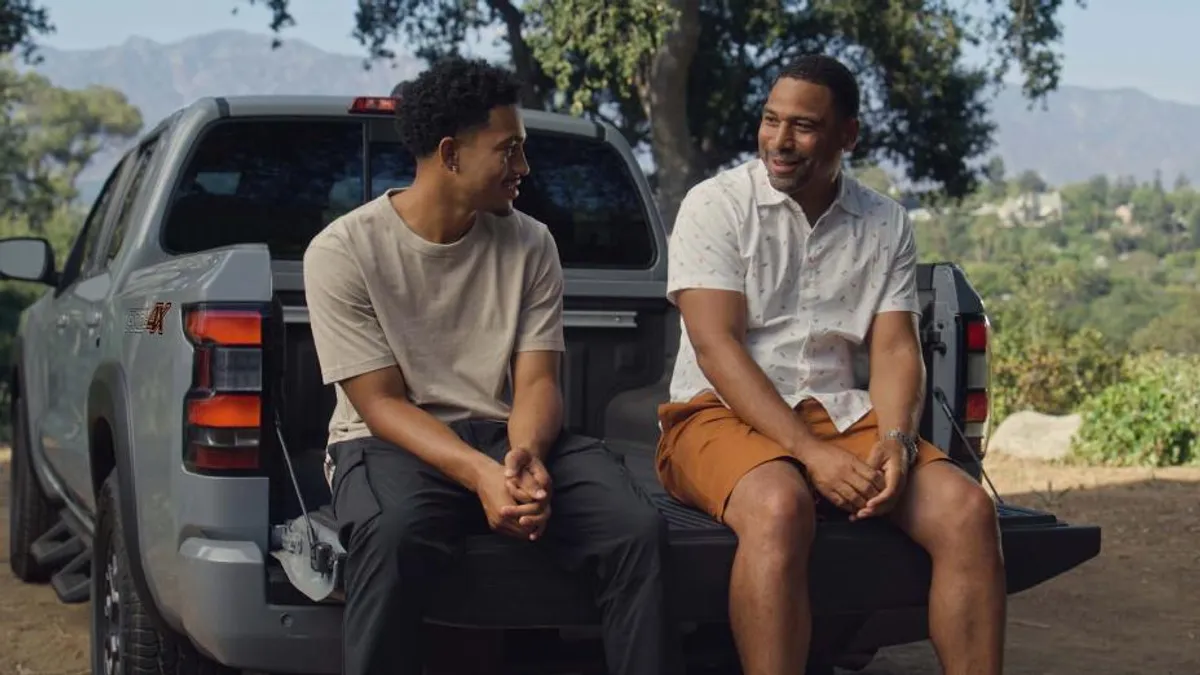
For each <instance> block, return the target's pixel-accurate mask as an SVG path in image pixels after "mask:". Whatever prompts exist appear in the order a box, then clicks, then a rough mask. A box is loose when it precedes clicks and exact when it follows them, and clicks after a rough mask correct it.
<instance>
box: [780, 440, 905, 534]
mask: <svg viewBox="0 0 1200 675" xmlns="http://www.w3.org/2000/svg"><path fill="white" fill-rule="evenodd" d="M802 462H803V464H804V466H805V469H806V471H807V472H808V476H809V480H810V481H811V482H812V485H813V487H814V488H815V489H816V490H817V492H819V493H820V494H821V496H822V497H824V498H825V499H828V500H829V501H830V502H832V503H833V505H834V506H836V507H838V508H840V509H842V510H843V511H846V512H847V513H849V514H850V520H851V521H858V520H863V519H864V518H870V517H872V516H881V515H884V514H887V513H889V512H891V510H892V509H894V508H895V507H896V503H897V502H898V501H899V499H900V495H901V493H903V491H904V487H905V484H906V483H907V481H908V469H909V466H908V461H907V459H906V453H905V451H904V446H903V445H901V444H900V443H899V442H898V441H894V440H880V441H878V442H876V443H875V445H874V447H872V448H871V453H870V455H868V457H867V461H865V462H864V461H862V460H860V459H858V458H857V457H855V456H854V455H852V454H850V453H849V452H846V451H845V450H842V449H841V448H839V447H837V446H835V445H833V444H831V443H826V442H824V441H817V442H815V443H813V444H812V445H810V446H809V447H807V448H806V449H805V451H804V453H803V459H802Z"/></svg>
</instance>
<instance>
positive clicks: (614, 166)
mask: <svg viewBox="0 0 1200 675" xmlns="http://www.w3.org/2000/svg"><path fill="white" fill-rule="evenodd" d="M363 125H364V122H362V121H359V120H345V121H342V120H254V121H243V120H228V121H222V122H219V123H217V124H215V125H213V126H212V127H210V128H209V129H208V130H207V131H206V132H205V133H204V135H203V136H202V138H201V139H200V141H199V143H197V145H196V147H195V148H194V150H193V152H192V153H191V155H190V157H189V159H188V161H187V165H186V167H185V169H184V171H183V174H182V176H181V179H180V182H179V184H178V185H177V187H176V189H175V194H174V195H173V196H172V199H171V206H170V209H169V211H168V214H167V218H166V222H165V224H164V230H163V245H164V247H165V248H166V249H167V250H168V251H170V252H172V253H180V254H186V253H196V252H200V251H206V250H211V249H214V248H219V247H222V246H229V245H233V244H243V243H259V242H261V243H266V244H267V245H268V246H269V247H270V249H271V252H272V255H273V256H274V257H276V258H281V259H299V258H301V257H302V256H303V254H304V249H305V247H306V246H307V245H308V242H309V240H310V239H312V237H313V236H314V235H316V233H317V232H319V231H320V230H321V228H323V227H325V225H327V224H328V223H329V222H330V221H332V220H333V219H335V218H337V217H338V216H341V215H342V214H344V213H346V212H348V211H350V210H351V209H353V208H355V207H356V206H358V205H360V204H362V203H363V201H364V200H369V199H373V198H375V197H378V196H379V195H381V194H383V192H384V190H386V189H388V188H390V187H405V186H407V185H408V184H410V183H411V182H412V179H413V174H414V171H415V163H414V161H413V157H412V156H411V155H410V154H409V153H408V152H407V151H405V150H404V148H403V147H402V146H400V145H399V144H398V143H394V142H380V141H370V142H368V141H366V140H365V139H366V137H367V134H364V128H363ZM526 155H527V157H528V158H529V163H530V166H531V169H532V172H531V174H530V175H529V176H528V177H526V179H525V180H524V181H522V184H521V196H520V197H519V198H518V199H517V202H516V207H517V208H518V209H520V210H521V211H524V212H525V213H528V214H529V215H530V216H533V217H534V218H537V219H538V220H540V221H542V222H543V223H546V225H547V226H548V227H549V228H550V231H551V232H552V233H553V235H554V238H555V241H556V242H557V243H558V249H559V255H560V256H561V258H562V262H563V266H564V267H568V268H592V269H596V268H600V269H605V268H608V269H645V268H647V267H649V266H650V265H652V264H653V262H654V257H655V250H654V240H653V238H652V236H651V232H650V221H649V219H648V217H647V214H646V205H645V204H644V203H643V201H642V199H641V197H640V195H639V193H638V190H637V186H636V185H635V183H634V181H633V177H632V176H631V175H630V171H629V168H628V167H627V166H626V164H625V162H624V160H623V159H622V157H621V156H620V154H619V153H618V152H617V151H616V150H615V149H614V148H612V147H611V146H609V145H607V144H605V143H604V142H603V141H601V140H600V139H592V138H582V137H577V136H561V135H557V134H548V133H542V132H539V131H538V130H536V129H530V130H529V140H528V142H527V145H526ZM364 157H365V158H368V159H369V161H364ZM364 186H369V187H368V188H366V189H364Z"/></svg>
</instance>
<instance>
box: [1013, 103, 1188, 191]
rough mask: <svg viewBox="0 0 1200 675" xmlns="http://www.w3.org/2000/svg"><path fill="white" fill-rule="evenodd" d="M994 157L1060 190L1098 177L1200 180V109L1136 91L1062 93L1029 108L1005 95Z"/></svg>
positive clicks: (1016, 171) (1017, 170) (1167, 181)
mask: <svg viewBox="0 0 1200 675" xmlns="http://www.w3.org/2000/svg"><path fill="white" fill-rule="evenodd" d="M992 115H993V119H994V120H995V121H996V124H997V132H996V139H995V140H996V146H995V149H994V151H995V153H996V154H999V155H1000V157H1001V158H1002V159H1003V160H1004V164H1005V167H1006V169H1007V172H1008V173H1010V174H1016V173H1018V172H1020V171H1022V170H1024V169H1034V170H1035V171H1037V172H1038V173H1039V174H1041V176H1042V178H1044V179H1046V180H1047V181H1048V182H1049V183H1051V184H1053V185H1061V184H1063V183H1072V182H1077V181H1082V180H1086V179H1088V178H1090V177H1091V176H1094V175H1096V174H1108V175H1110V176H1117V175H1132V176H1134V177H1136V178H1138V179H1139V180H1142V181H1147V180H1151V179H1153V178H1154V173H1155V171H1160V172H1161V173H1162V179H1163V181H1164V182H1165V183H1166V184H1167V185H1168V186H1170V184H1171V183H1172V182H1173V181H1174V180H1175V178H1176V176H1178V175H1179V174H1180V173H1183V174H1186V175H1187V176H1189V177H1190V178H1191V179H1192V180H1193V181H1200V106H1197V105H1186V104H1183V103H1174V102H1171V101H1164V100H1161V99H1157V98H1154V97H1152V96H1150V95H1148V94H1146V93H1144V92H1142V91H1139V90H1137V89H1130V88H1123V89H1107V90H1103V89H1086V88H1083V87H1073V86H1060V87H1059V88H1058V90H1056V91H1054V92H1053V93H1051V94H1050V95H1049V96H1048V97H1047V100H1046V105H1045V109H1044V110H1043V106H1042V105H1041V104H1038V105H1035V106H1034V107H1033V109H1030V108H1029V102H1028V101H1027V100H1025V99H1024V98H1022V97H1021V94H1020V90H1018V89H1015V88H1010V89H1006V90H1004V91H1002V92H1001V93H1000V95H999V96H998V97H997V98H996V100H995V102H994V104H993V108H992Z"/></svg>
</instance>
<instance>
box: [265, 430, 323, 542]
mask: <svg viewBox="0 0 1200 675" xmlns="http://www.w3.org/2000/svg"><path fill="white" fill-rule="evenodd" d="M275 437H276V438H278V439H279V449H280V450H281V451H282V454H283V461H284V462H285V463H287V470H288V476H290V477H291V479H292V489H293V490H295V491H296V499H297V500H298V501H299V502H300V510H301V511H302V512H304V523H305V524H306V525H307V526H308V545H309V546H311V547H312V549H313V550H314V551H315V550H316V548H317V531H316V529H314V528H313V524H312V519H311V518H309V517H308V506H307V505H306V504H305V503H304V495H302V494H300V482H299V481H297V480H296V470H295V469H294V468H292V457H291V453H289V452H288V449H287V443H285V442H284V440H283V421H282V420H280V419H279V409H278V408H276V409H275Z"/></svg>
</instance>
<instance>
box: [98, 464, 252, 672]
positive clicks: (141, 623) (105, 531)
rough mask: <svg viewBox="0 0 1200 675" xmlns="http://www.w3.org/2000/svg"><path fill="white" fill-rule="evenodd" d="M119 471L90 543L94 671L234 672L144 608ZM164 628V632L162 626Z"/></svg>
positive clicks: (103, 493)
mask: <svg viewBox="0 0 1200 675" xmlns="http://www.w3.org/2000/svg"><path fill="white" fill-rule="evenodd" d="M119 503H120V500H119V497H118V492H117V474H116V473H115V472H114V473H111V474H109V476H108V478H107V479H106V480H105V481H104V485H103V486H102V487H101V490H100V495H99V498H98V499H97V503H96V506H97V520H96V536H95V543H94V545H93V548H92V672H94V673H97V674H98V675H160V674H161V675H234V673H235V671H233V670H230V669H228V668H226V667H224V666H222V665H220V664H216V663H213V662H212V661H210V660H208V659H206V658H204V657H203V656H201V655H200V654H199V653H198V652H197V651H196V650H195V648H193V647H192V645H191V643H189V642H188V641H187V640H186V639H184V638H181V637H179V636H177V635H175V634H174V632H172V631H170V630H169V629H160V628H159V627H158V626H157V625H156V624H155V622H154V620H153V619H152V618H151V617H150V615H149V614H147V613H146V610H145V607H144V606H143V604H142V602H143V599H142V598H140V597H138V593H137V588H136V587H135V586H134V584H133V578H132V577H131V576H130V573H129V552H128V551H126V550H125V532H124V527H125V524H124V523H123V522H121V512H120V509H119V508H118V506H117V505H118V504H119ZM164 631H165V632H164Z"/></svg>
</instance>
